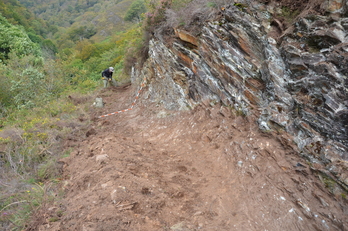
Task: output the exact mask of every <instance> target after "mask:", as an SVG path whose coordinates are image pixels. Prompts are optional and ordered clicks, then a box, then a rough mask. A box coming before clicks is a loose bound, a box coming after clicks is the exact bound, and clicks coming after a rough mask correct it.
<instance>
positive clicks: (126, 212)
mask: <svg viewBox="0 0 348 231" xmlns="http://www.w3.org/2000/svg"><path fill="white" fill-rule="evenodd" d="M144 91H146V89H144ZM136 92H137V89H135V87H133V86H128V87H118V88H113V89H111V88H109V89H107V90H104V91H102V92H100V94H99V96H100V97H103V99H104V101H105V102H106V106H105V107H104V108H102V109H94V111H93V112H92V117H95V116H97V115H103V114H106V113H110V112H113V111H117V110H122V109H126V108H128V107H129V105H130V104H131V103H132V102H133V100H134V95H135V93H136ZM143 93H144V92H143ZM143 93H142V95H141V100H140V101H139V102H138V103H137V104H136V106H135V107H134V109H133V110H131V111H128V112H125V113H120V114H118V115H113V116H110V117H106V118H103V119H96V120H95V121H94V122H93V123H92V124H91V127H90V129H89V131H88V132H87V133H86V137H81V138H80V139H77V140H70V141H69V140H68V141H67V143H66V146H67V147H73V148H74V151H73V153H72V154H71V155H70V156H69V157H67V158H65V159H63V160H62V162H64V163H65V164H64V178H65V181H64V188H65V192H66V195H65V199H64V200H63V201H61V204H60V205H59V208H58V206H57V208H53V209H52V213H53V211H57V210H58V209H60V210H63V215H62V216H61V217H60V218H59V221H56V222H51V223H47V224H45V225H42V226H41V227H40V230H81V231H82V230H83V231H92V230H118V231H120V230H144V231H149V230H177V231H179V230H277V231H278V230H345V229H346V228H347V227H348V226H347V217H348V214H347V213H348V212H347V206H343V205H344V204H343V202H342V201H341V199H339V198H337V197H335V196H333V195H330V194H329V193H328V191H327V190H326V189H323V184H322V183H321V181H320V180H319V179H318V177H316V176H314V175H313V174H312V172H311V170H310V168H309V167H308V165H307V164H306V162H305V161H304V160H303V159H301V158H300V157H299V156H298V155H297V154H296V151H294V150H295V149H293V148H294V147H292V142H290V141H289V138H288V137H287V136H286V134H285V133H284V134H282V133H280V134H272V133H269V134H266V133H261V132H260V131H259V130H258V128H257V125H256V124H255V123H254V122H249V121H248V119H247V118H245V117H241V116H236V115H234V114H233V113H232V111H231V110H229V109H228V108H226V107H221V106H220V105H214V106H210V105H209V104H208V105H202V106H198V107H196V108H195V109H194V110H192V111H185V112H177V111H166V110H164V109H163V108H161V107H158V106H156V105H152V104H150V103H148V102H147V101H146V99H144V98H145V97H144V94H143ZM103 155H104V156H103ZM106 155H107V156H106ZM345 205H346V204H345Z"/></svg>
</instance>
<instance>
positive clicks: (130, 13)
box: [124, 0, 146, 21]
mask: <svg viewBox="0 0 348 231" xmlns="http://www.w3.org/2000/svg"><path fill="white" fill-rule="evenodd" d="M145 12H146V7H145V4H144V1H143V0H136V1H135V2H133V3H132V4H131V6H130V7H129V9H128V10H127V12H126V16H125V17H124V20H126V21H133V20H137V21H140V15H141V14H142V13H145Z"/></svg>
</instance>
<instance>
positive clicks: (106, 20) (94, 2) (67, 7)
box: [19, 0, 134, 41]
mask: <svg viewBox="0 0 348 231" xmlns="http://www.w3.org/2000/svg"><path fill="white" fill-rule="evenodd" d="M133 1H134V0H116V1H113V0H105V1H102V0H78V1H77V0H75V1H69V0H47V1H44V0H37V1H33V0H19V2H20V3H21V4H23V5H24V6H26V7H27V8H28V9H29V10H30V11H32V12H34V13H35V15H36V16H38V17H39V18H41V19H43V20H45V21H46V22H48V23H49V24H50V25H54V26H57V27H58V28H59V32H58V33H57V34H56V35H52V36H55V37H56V38H57V37H59V34H60V33H62V32H63V33H64V30H66V29H69V28H80V27H84V28H87V29H88V30H93V31H95V34H94V35H93V37H91V39H92V40H96V41H101V40H103V39H105V38H106V37H107V36H110V35H111V34H113V33H115V32H116V31H122V30H125V29H126V28H128V27H129V26H130V24H131V23H129V22H127V23H126V22H125V21H124V20H123V18H124V16H125V14H126V12H127V9H128V8H129V6H130V5H131V3H132V2H133Z"/></svg>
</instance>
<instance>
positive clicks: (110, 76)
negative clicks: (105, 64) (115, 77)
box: [102, 68, 113, 79]
mask: <svg viewBox="0 0 348 231" xmlns="http://www.w3.org/2000/svg"><path fill="white" fill-rule="evenodd" d="M112 73H113V72H111V71H110V70H109V68H108V69H105V70H104V71H103V72H102V77H106V78H108V79H111V78H112Z"/></svg>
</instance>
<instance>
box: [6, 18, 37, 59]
mask: <svg viewBox="0 0 348 231" xmlns="http://www.w3.org/2000/svg"><path fill="white" fill-rule="evenodd" d="M0 31H1V33H0V60H2V61H5V60H6V59H8V55H9V53H10V52H12V53H13V54H15V55H17V56H24V55H29V54H34V55H35V56H39V55H40V49H39V45H38V44H36V43H34V42H33V41H32V40H31V39H30V38H29V37H28V35H27V34H26V33H25V31H24V30H23V29H22V27H20V26H14V25H12V24H10V23H9V22H8V21H7V20H6V19H5V18H4V17H2V16H1V15H0Z"/></svg>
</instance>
